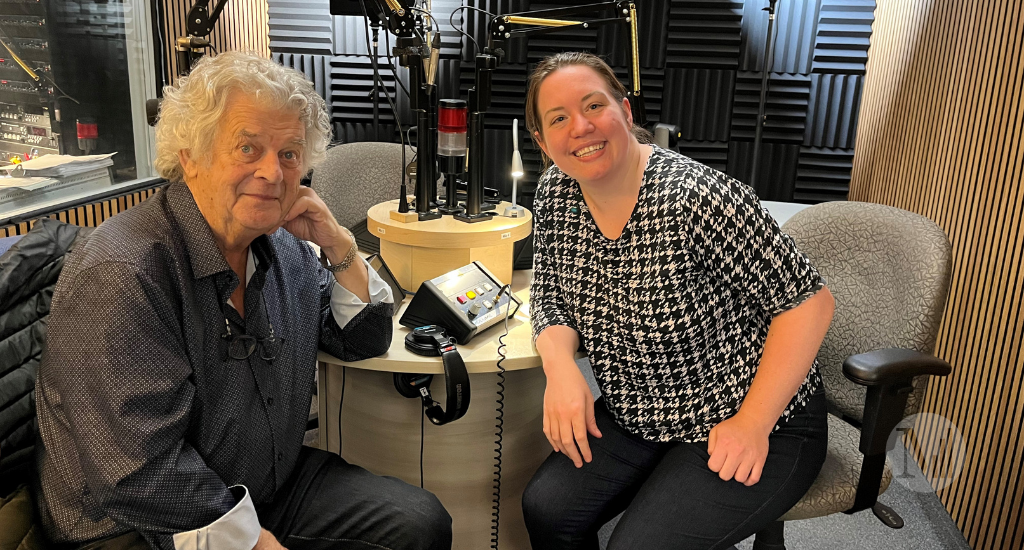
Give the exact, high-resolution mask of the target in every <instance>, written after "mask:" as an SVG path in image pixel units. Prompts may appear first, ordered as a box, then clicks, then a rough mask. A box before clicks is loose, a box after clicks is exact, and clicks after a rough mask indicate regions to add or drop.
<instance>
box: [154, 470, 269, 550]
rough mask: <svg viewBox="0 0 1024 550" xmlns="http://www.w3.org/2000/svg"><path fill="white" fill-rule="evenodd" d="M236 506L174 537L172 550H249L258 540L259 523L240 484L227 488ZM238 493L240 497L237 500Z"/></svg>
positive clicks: (245, 491) (246, 492)
mask: <svg viewBox="0 0 1024 550" xmlns="http://www.w3.org/2000/svg"><path fill="white" fill-rule="evenodd" d="M230 489H231V493H232V494H234V495H235V498H237V499H238V504H236V505H235V507H234V508H232V509H231V510H229V511H228V512H227V513H226V514H224V515H223V516H221V517H220V518H219V519H217V521H214V522H213V523H211V524H209V525H207V526H205V527H200V528H199V529H193V530H192V531H183V532H181V533H175V534H174V537H173V538H174V549H175V550H252V548H253V546H256V541H258V540H259V539H260V520H259V518H258V517H257V516H256V508H255V507H254V506H253V504H252V499H251V498H249V490H248V489H246V488H245V486H244V485H235V486H233V487H231V488H230ZM239 493H241V494H242V497H241V498H238V495H239Z"/></svg>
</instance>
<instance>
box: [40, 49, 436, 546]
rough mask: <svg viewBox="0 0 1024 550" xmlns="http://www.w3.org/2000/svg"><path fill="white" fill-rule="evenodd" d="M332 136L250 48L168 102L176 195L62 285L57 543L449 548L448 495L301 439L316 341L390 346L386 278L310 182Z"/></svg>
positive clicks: (53, 484)
mask: <svg viewBox="0 0 1024 550" xmlns="http://www.w3.org/2000/svg"><path fill="white" fill-rule="evenodd" d="M329 137H330V126H329V119H328V117H327V113H326V111H325V105H324V101H323V99H321V98H320V97H319V96H318V95H317V94H316V92H315V91H314V89H313V87H312V86H311V85H310V83H309V82H308V81H306V80H305V79H304V78H303V77H302V75H300V74H299V73H297V72H295V71H292V70H290V69H285V68H284V67H281V66H279V65H276V64H275V63H273V62H272V61H270V60H267V59H261V58H259V57H256V56H254V55H250V54H241V53H224V54H221V55H218V56H216V57H212V58H206V59H204V60H202V61H201V62H200V63H198V64H197V65H196V67H195V68H194V70H193V71H192V73H191V75H190V76H189V77H187V78H185V79H183V80H182V81H181V83H180V84H179V85H178V86H177V88H175V89H170V88H169V89H167V90H165V94H164V102H163V106H162V111H161V119H160V123H159V125H158V126H157V160H156V166H157V168H158V170H159V171H160V172H161V174H162V175H163V176H164V177H166V178H167V179H168V180H169V181H171V182H172V183H171V184H170V185H169V186H168V187H167V189H166V190H165V191H164V192H162V193H159V194H157V195H156V196H154V197H152V198H151V199H149V200H148V201H146V202H145V203H143V204H141V205H139V206H136V207H135V208H132V209H131V210H128V211H127V212H125V213H123V214H120V215H118V216H116V217H114V218H112V219H111V220H109V221H107V222H106V223H104V224H103V225H102V226H100V227H99V228H98V229H96V231H95V232H94V233H93V235H92V236H91V237H90V238H89V240H88V242H87V243H86V245H85V246H83V247H82V248H80V249H79V250H77V251H76V252H75V253H74V254H73V256H72V257H70V258H69V259H68V260H67V265H66V266H65V268H64V272H63V274H62V275H61V278H60V280H59V282H58V284H57V287H56V290H55V293H54V298H53V308H52V316H51V320H50V323H49V337H48V343H47V348H46V351H45V353H44V357H43V362H42V365H41V366H40V369H39V379H38V383H37V393H36V400H37V404H38V413H39V428H40V432H41V439H42V444H41V445H39V446H38V448H39V449H40V451H39V456H38V466H39V472H40V479H39V485H38V486H37V487H36V495H37V496H38V508H39V513H40V519H41V521H42V524H43V525H44V526H45V529H46V533H47V535H48V536H49V537H50V538H51V539H53V540H54V541H55V542H58V543H65V544H67V545H68V546H69V547H72V548H74V547H80V548H82V547H87V548H134V547H140V548H141V547H146V546H147V545H148V546H151V547H158V548H167V549H170V548H177V549H183V548H210V549H216V550H225V549H227V550H231V549H240V550H250V549H251V548H257V549H264V548H280V547H281V545H284V546H285V547H288V548H292V549H293V550H294V549H299V548H317V549H320V548H339V549H341V548H360V549H368V548H392V549H406V548H409V549H419V548H423V549H428V548H429V549H440V548H449V547H450V546H451V517H450V516H449V515H448V514H447V512H445V510H444V508H443V507H442V506H441V504H440V502H439V501H438V500H437V498H436V497H434V496H433V495H432V494H430V493H428V492H426V491H424V490H422V489H420V488H416V487H413V486H411V485H408V484H406V483H403V482H401V481H399V480H396V479H392V478H383V477H378V476H375V475H373V474H371V473H369V472H367V471H366V470H364V469H362V468H359V467H357V466H354V465H350V464H348V463H346V462H345V461H344V460H342V459H341V458H340V457H338V456H337V455H333V454H329V453H327V452H324V451H320V450H317V449H311V448H309V447H303V446H302V439H303V433H304V430H305V426H306V420H307V415H308V413H309V403H310V396H311V392H312V387H313V373H314V366H315V362H316V353H317V349H318V348H323V349H324V350H326V351H327V352H329V353H331V354H333V355H335V356H337V357H341V358H343V359H345V360H347V361H354V360H358V359H363V358H366V357H371V356H374V355H379V354H381V353H384V352H385V351H386V350H387V349H388V346H389V344H390V342H391V310H392V307H393V305H392V304H393V299H392V297H391V296H390V293H389V290H388V286H387V285H386V284H384V282H383V281H381V280H380V279H379V278H378V277H377V276H376V273H374V272H373V271H372V270H367V265H366V263H365V262H364V261H363V260H362V259H360V258H359V257H358V256H357V255H356V245H355V242H354V240H353V238H352V236H351V234H350V233H349V232H348V231H347V230H345V229H344V228H342V227H341V226H339V225H338V223H337V222H336V221H335V220H334V217H333V216H332V215H331V213H330V211H329V210H328V209H327V207H326V205H325V204H324V203H323V201H322V200H320V198H319V197H318V196H317V195H316V194H315V193H314V192H313V191H312V190H311V189H309V188H305V187H301V186H300V185H299V180H300V179H301V178H302V176H303V175H304V174H305V173H306V172H307V171H308V170H309V169H310V167H311V166H313V165H314V164H316V163H317V162H318V161H319V160H321V159H322V158H323V157H324V156H325V151H326V146H327V143H328V140H329ZM303 241H311V242H313V243H316V244H317V245H319V247H320V250H321V256H320V258H319V259H318V258H317V256H316V254H315V253H314V252H313V248H312V247H310V246H309V245H308V244H307V243H306V242H303ZM278 541H280V542H278Z"/></svg>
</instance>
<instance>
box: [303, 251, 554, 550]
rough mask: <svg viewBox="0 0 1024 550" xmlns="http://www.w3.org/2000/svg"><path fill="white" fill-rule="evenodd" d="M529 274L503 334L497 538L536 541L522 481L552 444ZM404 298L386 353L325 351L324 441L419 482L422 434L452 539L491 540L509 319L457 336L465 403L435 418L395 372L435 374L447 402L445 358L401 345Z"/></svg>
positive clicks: (515, 283)
mask: <svg viewBox="0 0 1024 550" xmlns="http://www.w3.org/2000/svg"><path fill="white" fill-rule="evenodd" d="M532 274H533V272H532V271H529V270H528V271H516V272H515V273H514V274H513V275H512V278H511V280H512V290H513V292H515V294H516V296H517V297H518V298H519V299H521V300H523V302H524V304H523V306H522V307H520V309H519V311H518V312H516V313H515V315H513V316H512V317H511V318H510V319H509V321H508V328H509V334H508V336H506V337H505V338H504V339H503V340H504V342H505V344H506V350H507V351H506V356H507V359H506V360H504V361H503V362H502V366H503V367H504V368H505V369H506V373H505V382H504V387H505V389H504V430H503V437H502V444H501V448H502V456H501V514H500V525H499V544H500V547H501V548H502V549H507V550H519V549H522V550H528V549H529V548H530V543H529V540H528V538H527V533H526V528H525V526H524V524H523V512H522V505H521V501H522V494H523V489H524V488H525V487H526V483H527V482H528V481H529V480H530V478H531V477H532V476H533V473H534V472H535V471H536V470H537V468H538V467H539V466H540V464H541V462H543V461H544V459H545V458H546V457H547V456H548V454H550V453H551V446H550V444H549V443H548V442H547V439H546V438H545V437H544V433H543V431H542V424H543V421H542V414H543V398H544V385H545V378H544V373H543V370H542V369H539V368H535V367H539V366H540V365H541V360H540V356H539V355H538V354H537V350H536V348H534V346H533V341H532V336H531V328H530V319H529V283H530V279H531V278H532ZM504 280H508V279H504ZM408 304H409V299H406V300H405V301H404V303H403V304H402V306H401V307H400V310H399V313H398V314H397V315H395V317H394V336H393V339H392V344H391V348H390V349H389V350H388V352H387V353H386V354H384V355H382V356H380V357H374V358H372V359H366V360H363V361H356V362H350V363H346V362H343V361H341V360H339V359H337V358H335V357H332V356H330V355H328V354H326V353H323V352H321V353H320V355H319V357H318V359H319V365H318V371H319V392H318V395H319V405H320V414H319V418H320V448H322V449H327V450H329V451H331V452H338V451H339V446H340V450H341V456H342V457H344V458H345V460H347V461H348V462H350V463H352V464H356V465H358V466H362V467H363V468H366V469H367V470H369V471H371V472H373V473H375V474H378V475H388V476H394V477H397V478H399V479H402V480H404V481H406V482H408V483H410V484H412V485H417V486H418V485H420V482H421V479H420V460H421V454H420V448H421V447H420V446H421V444H422V449H423V451H422V461H423V462H422V471H423V478H422V483H423V487H424V488H425V489H427V490H429V491H431V492H432V493H434V494H435V495H437V497H438V498H439V499H440V500H441V503H442V504H444V506H445V508H446V509H447V510H448V512H449V513H450V514H451V516H452V529H453V531H454V546H453V548H456V549H465V550H469V549H472V550H481V549H484V548H488V547H489V545H490V541H491V518H492V515H491V514H492V512H493V508H492V507H493V505H494V502H493V497H494V495H493V492H494V474H495V448H496V445H495V433H496V429H495V425H496V421H495V418H496V411H497V398H498V390H499V387H498V382H499V376H498V374H497V373H498V368H497V364H496V363H497V360H498V358H499V357H498V337H499V336H502V335H503V334H504V332H505V330H504V323H498V324H496V325H494V326H492V327H490V328H488V329H487V330H485V331H482V332H481V333H479V334H478V335H477V336H476V337H475V338H473V339H472V340H471V341H470V342H469V343H467V344H466V345H460V346H459V351H460V353H461V354H462V357H463V360H464V361H465V363H466V369H467V370H468V371H469V373H470V405H469V409H468V411H467V412H466V415H465V416H463V417H462V418H460V419H459V420H456V421H454V422H451V423H449V424H446V425H444V426H435V425H433V424H432V423H431V422H430V421H429V420H426V421H424V419H423V412H422V411H423V409H422V407H421V405H420V400H419V399H418V398H416V399H408V398H405V397H402V396H401V395H399V393H398V391H397V390H396V389H395V386H394V382H393V373H395V372H419V373H430V374H435V375H438V376H435V377H434V380H433V382H432V383H431V385H430V391H431V393H432V394H433V397H434V399H435V400H436V401H438V402H440V403H442V406H443V405H444V403H445V391H444V377H443V373H444V370H443V367H442V366H441V358H440V357H422V356H419V355H415V354H413V353H411V352H409V351H407V350H406V349H405V347H404V340H405V335H406V334H408V333H409V329H408V328H406V327H403V326H401V325H399V324H398V319H399V318H400V317H401V313H402V312H403V311H404V310H405V307H406V306H407V305H408ZM339 419H340V437H339ZM421 429H422V430H423V431H422V432H421ZM421 433H422V434H423V435H422V440H421Z"/></svg>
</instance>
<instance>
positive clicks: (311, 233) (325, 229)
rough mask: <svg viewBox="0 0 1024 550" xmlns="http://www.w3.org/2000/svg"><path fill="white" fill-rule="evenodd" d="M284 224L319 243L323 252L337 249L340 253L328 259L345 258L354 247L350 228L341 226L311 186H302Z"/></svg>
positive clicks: (296, 234)
mask: <svg viewBox="0 0 1024 550" xmlns="http://www.w3.org/2000/svg"><path fill="white" fill-rule="evenodd" d="M281 227H284V228H285V230H286V231H288V232H289V233H291V234H292V235H295V236H296V237H298V238H300V239H302V240H304V241H312V242H314V243H316V244H317V246H319V247H320V248H323V249H324V253H328V252H331V251H336V252H337V253H338V254H340V256H339V257H338V258H337V259H336V260H335V258H334V257H332V256H331V255H330V254H328V258H331V259H332V260H335V261H340V260H341V259H342V258H344V257H345V254H347V253H348V250H349V248H351V247H352V237H350V236H349V234H348V231H345V230H344V229H343V228H342V227H341V226H340V225H338V221H337V220H335V219H334V215H333V214H331V210H330V209H329V208H327V205H326V204H324V201H323V199H321V198H320V196H319V195H317V194H316V191H313V190H312V189H310V188H309V187H299V196H298V198H297V199H295V203H294V204H292V207H291V209H290V210H289V211H288V214H286V215H285V217H284V220H283V221H282V222H281Z"/></svg>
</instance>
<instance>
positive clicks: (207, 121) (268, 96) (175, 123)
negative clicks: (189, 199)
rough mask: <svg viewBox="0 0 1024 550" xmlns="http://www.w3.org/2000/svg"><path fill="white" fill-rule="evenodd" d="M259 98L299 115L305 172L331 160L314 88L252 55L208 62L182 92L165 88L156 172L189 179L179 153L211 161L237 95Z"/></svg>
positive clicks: (326, 123) (323, 112)
mask: <svg viewBox="0 0 1024 550" xmlns="http://www.w3.org/2000/svg"><path fill="white" fill-rule="evenodd" d="M236 90H237V91H240V92H242V93H245V94H246V95H248V96H250V97H253V98H258V99H259V100H260V102H261V103H262V104H264V105H266V106H268V107H270V108H280V109H289V110H295V111H298V113H299V118H300V120H301V121H302V123H303V126H305V128H306V144H305V149H304V151H303V154H302V159H303V162H304V164H305V166H304V168H305V170H307V171H308V170H310V169H311V168H313V167H314V166H316V165H317V164H318V163H319V162H320V161H322V160H323V159H324V158H325V157H326V153H327V145H328V144H329V143H330V141H331V121H330V117H329V116H328V114H327V104H326V103H325V102H324V99H323V98H322V97H320V95H319V94H317V93H316V89H314V88H313V84H312V83H310V82H309V80H307V79H306V77H305V76H304V75H303V74H302V73H300V72H298V71H295V70H293V69H289V68H286V67H283V66H281V65H279V64H277V63H275V62H274V61H272V60H270V59H267V58H265V57H260V56H259V55H257V54H255V53H251V52H224V53H222V54H219V55H214V56H205V57H203V58H202V59H200V60H199V62H198V63H196V65H195V67H193V69H192V71H191V73H190V74H189V75H188V76H186V77H184V78H181V79H180V80H179V81H178V84H177V86H167V87H165V88H164V98H163V101H162V102H161V105H160V118H159V120H158V121H157V125H156V160H155V161H154V163H153V164H154V166H155V167H156V170H157V172H158V173H159V174H160V176H161V177H163V178H165V179H167V180H168V181H181V180H183V179H184V169H183V168H182V166H181V162H180V160H179V158H178V151H180V150H182V149H187V150H189V151H192V152H193V154H194V153H195V152H196V151H199V152H201V153H200V158H202V159H203V160H205V161H206V162H209V161H210V160H211V157H210V151H211V150H212V145H213V138H214V134H215V132H216V129H217V125H218V124H219V123H220V118H221V116H222V115H223V114H224V110H225V108H226V107H227V99H228V97H229V96H230V95H231V92H233V91H236Z"/></svg>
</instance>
